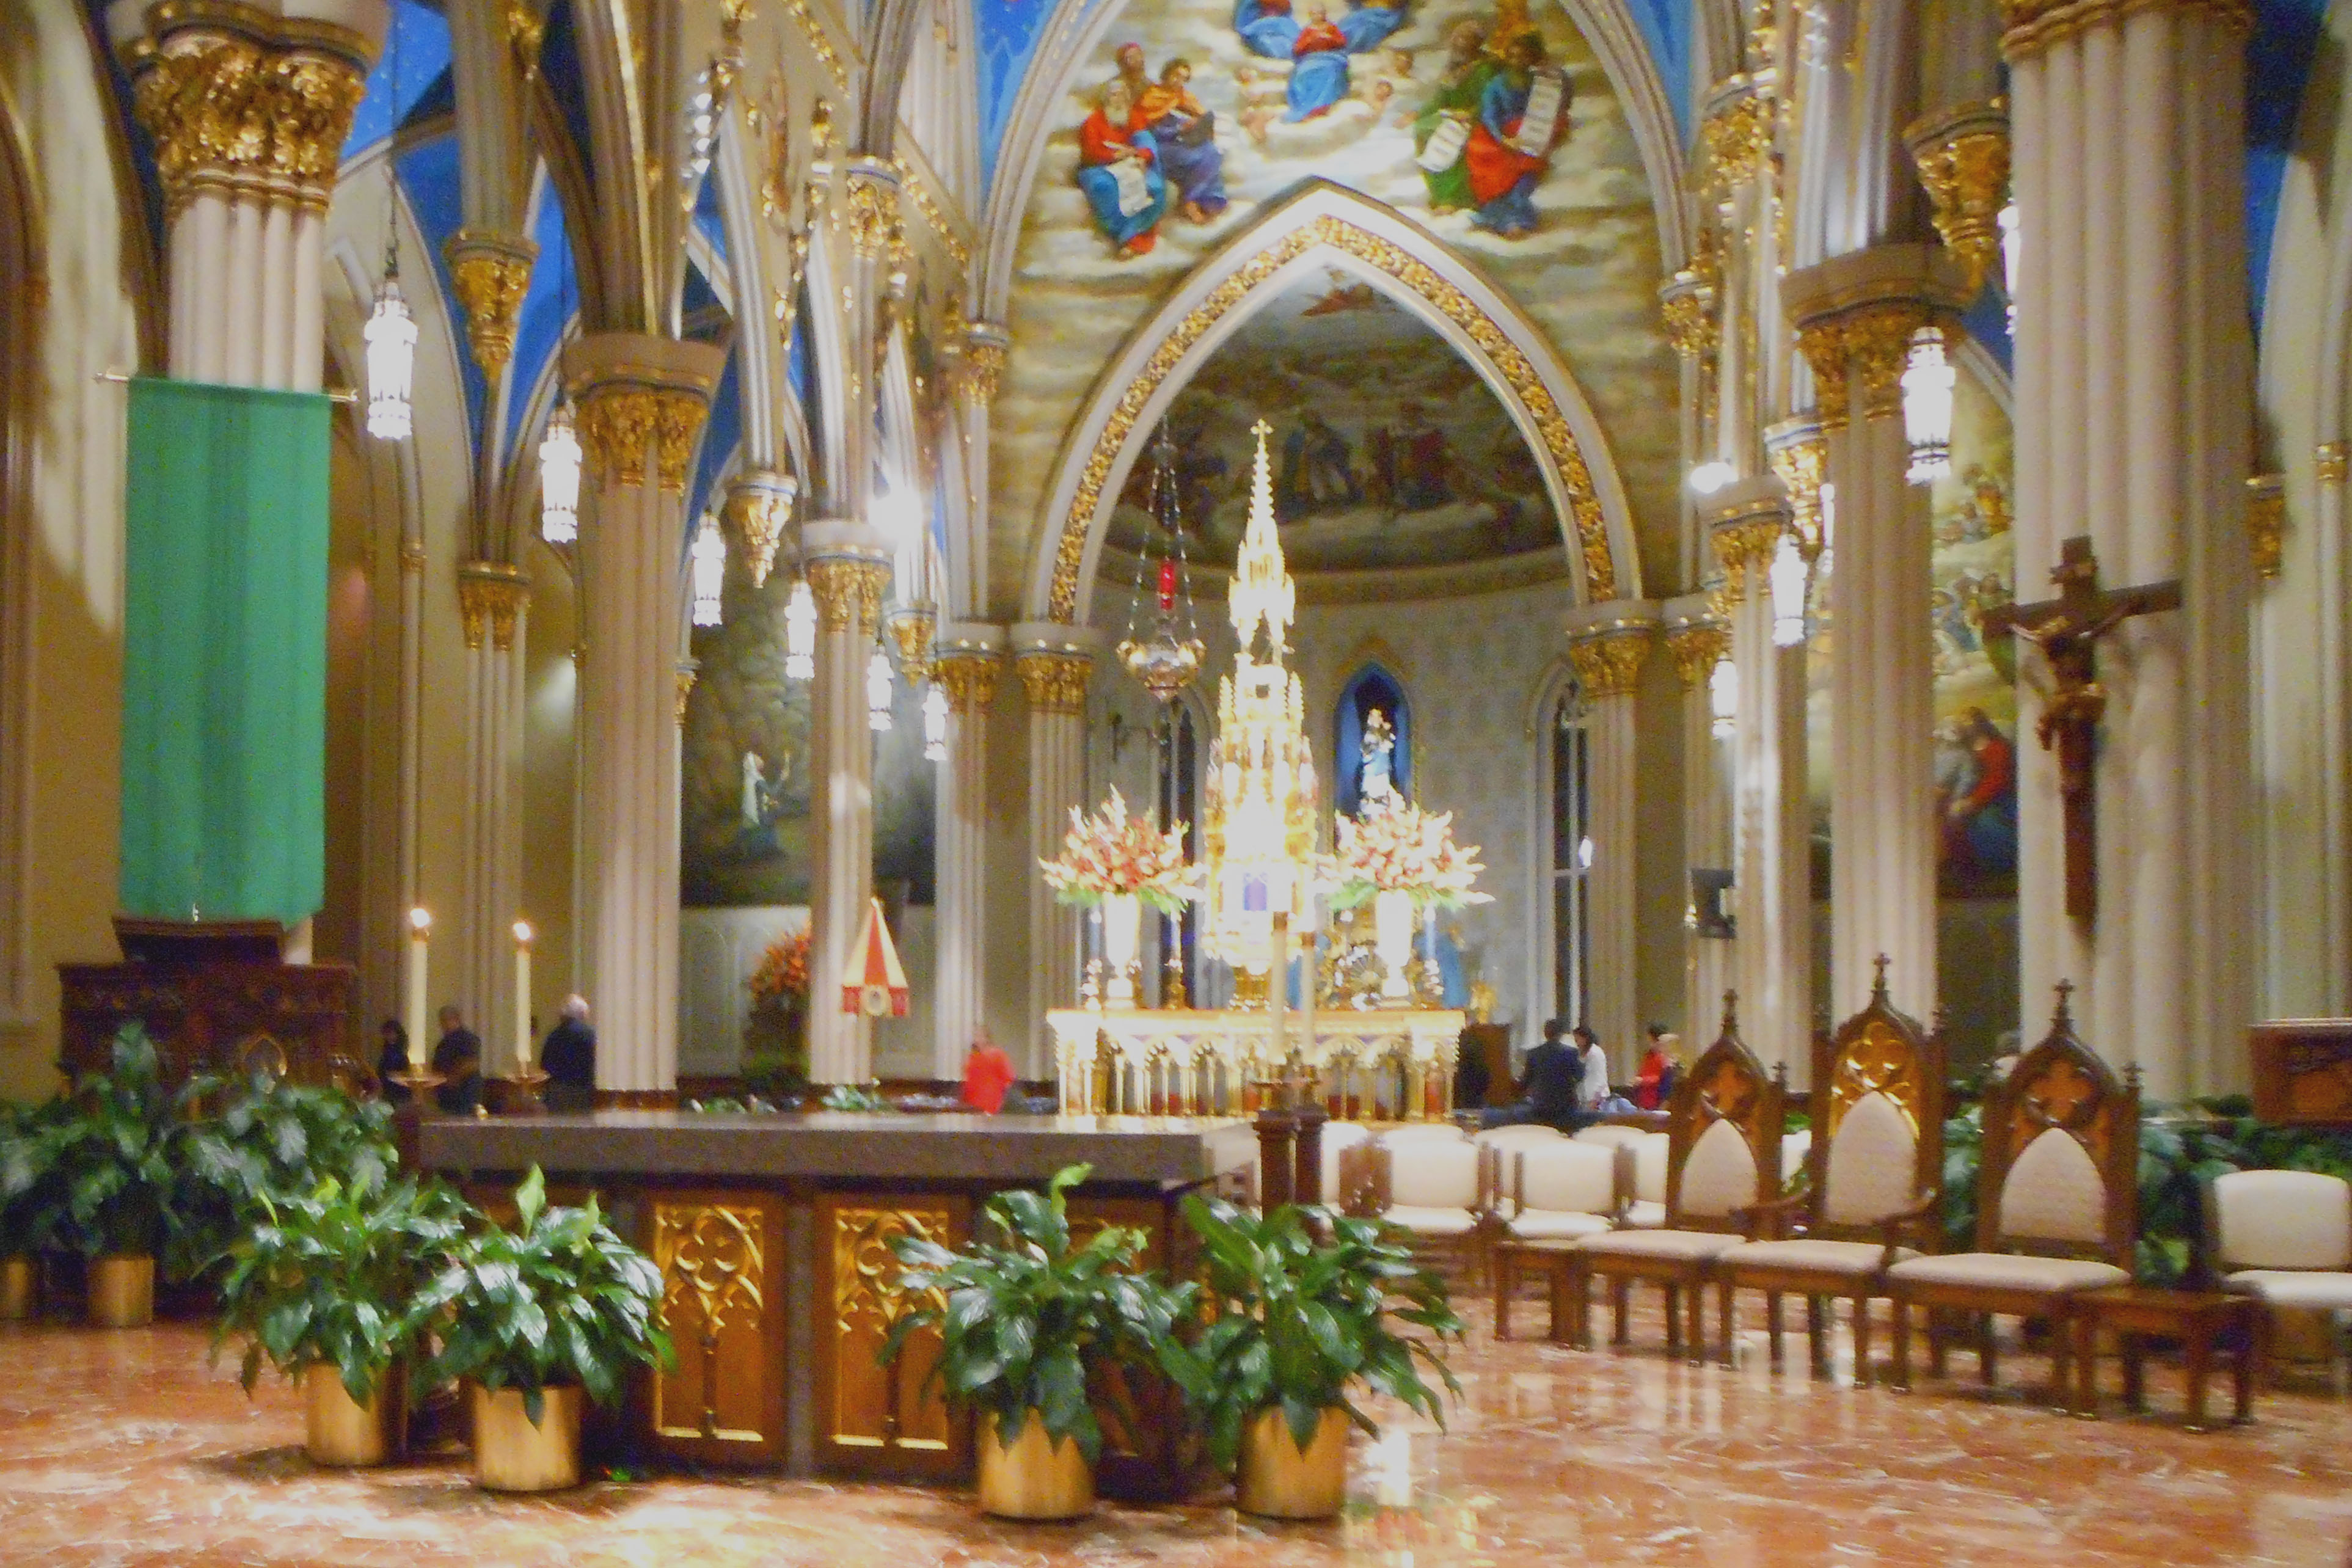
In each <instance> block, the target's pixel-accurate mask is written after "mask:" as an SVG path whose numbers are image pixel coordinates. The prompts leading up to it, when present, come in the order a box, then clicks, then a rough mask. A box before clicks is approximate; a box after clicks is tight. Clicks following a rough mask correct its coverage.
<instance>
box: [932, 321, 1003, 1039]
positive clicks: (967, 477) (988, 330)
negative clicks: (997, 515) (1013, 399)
mask: <svg viewBox="0 0 2352 1568" xmlns="http://www.w3.org/2000/svg"><path fill="white" fill-rule="evenodd" d="M1011 343H1012V338H1011V336H1010V334H1008V333H1007V332H1006V331H1005V330H1004V329H1003V328H1002V327H1000V326H997V325H995V324H994V323H992V322H988V321H967V322H965V323H964V325H963V351H962V354H961V361H960V362H959V364H958V365H957V369H956V375H955V379H954V382H953V386H954V389H955V406H956V417H957V420H958V422H959V423H960V424H961V434H962V440H961V442H960V443H958V445H957V451H958V454H959V455H961V458H962V470H963V486H964V497H965V501H966V505H965V507H964V519H965V520H964V528H963V530H962V531H963V534H964V537H963V538H961V539H955V538H950V540H949V541H948V570H949V573H950V578H951V579H952V581H951V582H950V591H949V592H947V593H946V594H945V595H943V596H942V598H941V603H942V605H943V606H944V607H946V608H947V609H948V610H950V611H953V610H955V609H956V608H957V607H958V606H962V607H964V608H965V609H967V610H969V611H974V612H976V611H980V610H982V609H984V608H985V607H986V605H987V603H988V554H989V528H988V495H989V490H988V484H989V480H988V444H989V428H988V411H989V408H990V405H991V404H992V403H993V402H995V400H996V388H997V384H998V383H999V382H1001V381H1003V377H1004V357H1005V354H1006V351H1007V350H1008V349H1009V348H1010V346H1011ZM959 1071H961V1069H959Z"/></svg>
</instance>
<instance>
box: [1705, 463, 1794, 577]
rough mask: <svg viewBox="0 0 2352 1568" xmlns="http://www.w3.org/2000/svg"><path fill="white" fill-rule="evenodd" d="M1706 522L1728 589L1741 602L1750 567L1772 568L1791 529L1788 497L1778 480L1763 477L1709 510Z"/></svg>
mask: <svg viewBox="0 0 2352 1568" xmlns="http://www.w3.org/2000/svg"><path fill="white" fill-rule="evenodd" d="M1789 522H1790V515H1789V503H1788V500H1787V497H1786V496H1785V495H1784V493H1783V492H1782V490H1781V488H1780V485H1779V484H1778V483H1776V482H1775V481H1774V480H1771V479H1769V478H1766V479H1762V480H1759V481H1757V482H1755V483H1754V484H1752V485H1751V486H1749V487H1748V494H1746V495H1744V496H1739V497H1733V498H1732V499H1731V500H1729V501H1728V502H1727V503H1726V504H1724V505H1722V506H1719V507H1717V508H1716V509H1715V510H1713V511H1711V512H1709V513H1708V514H1707V515H1706V526H1707V538H1708V540H1709V542H1711V543H1712V544H1713V545H1714V546H1715V558H1716V559H1717V560H1719V561H1721V562H1722V563H1723V575H1724V583H1725V591H1726V593H1727V597H1728V599H1729V601H1730V602H1732V603H1734V604H1737V603H1738V601H1740V599H1741V598H1742V597H1744V596H1745V594H1746V593H1747V590H1748V570H1749V569H1750V568H1753V569H1755V570H1758V571H1759V572H1760V571H1763V570H1766V569H1768V568H1769V566H1770V565H1771V563H1772V557H1773V555H1774V554H1775V553H1776V552H1778V551H1779V549H1780V539H1781V537H1782V536H1783V535H1784V534H1786V533H1787V532H1788V531H1789Z"/></svg>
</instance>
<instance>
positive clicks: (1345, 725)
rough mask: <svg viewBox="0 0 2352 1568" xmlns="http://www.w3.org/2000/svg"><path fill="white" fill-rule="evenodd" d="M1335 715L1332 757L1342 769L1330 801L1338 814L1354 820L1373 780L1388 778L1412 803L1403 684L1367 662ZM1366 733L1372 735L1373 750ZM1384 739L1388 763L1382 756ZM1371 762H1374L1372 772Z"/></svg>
mask: <svg viewBox="0 0 2352 1568" xmlns="http://www.w3.org/2000/svg"><path fill="white" fill-rule="evenodd" d="M1333 721H1334V728H1335V730H1336V734H1335V735H1334V737H1333V745H1332V748H1331V755H1332V758H1333V759H1334V760H1335V762H1336V763H1337V764H1338V768H1339V778H1338V779H1337V781H1336V786H1335V788H1334V790H1333V794H1332V801H1333V804H1334V805H1336V806H1337V807H1338V808H1339V812H1340V814H1341V815H1343V816H1349V817H1352V816H1355V815H1356V814H1357V813H1358V812H1359V811H1360V810H1362V808H1363V799H1364V784H1365V780H1366V779H1367V778H1370V777H1385V778H1386V779H1388V781H1389V783H1390V784H1391V786H1392V787H1393V788H1394V789H1395V790H1396V792H1397V793H1398V794H1399V795H1402V796H1403V797H1404V798H1405V799H1406V800H1412V705H1411V704H1409V703H1407V702H1406V701H1405V695H1404V684H1403V683H1402V682H1401V681H1399V680H1398V679H1397V678H1396V676H1395V675H1393V674H1390V673H1389V671H1388V670H1386V669H1385V668H1383V667H1382V666H1381V665H1379V664H1366V665H1364V666H1363V667H1362V668H1361V669H1360V670H1358V671H1357V672H1356V673H1355V674H1353V675H1351V676H1349V679H1348V684H1347V685H1344V686H1342V687H1340V688H1339V706H1338V711H1337V712H1336V713H1335V714H1334V715H1333ZM1383 732H1385V735H1383ZM1368 734H1369V735H1370V736H1371V737H1373V739H1372V742H1371V745H1370V747H1367V746H1366V744H1365V737H1366V736H1367V735H1368ZM1383 739H1384V740H1385V743H1386V747H1387V756H1386V758H1385V760H1382V759H1381V758H1380V757H1379V755H1378V753H1379V752H1380V751H1381V746H1382V742H1383ZM1368 753H1369V754H1370V755H1369V757H1368ZM1367 760H1370V763H1371V767H1370V769H1369V770H1368V769H1367V768H1366V766H1365V764H1366V762H1367ZM1383 769H1385V772H1384V773H1383Z"/></svg>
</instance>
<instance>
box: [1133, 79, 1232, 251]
mask: <svg viewBox="0 0 2352 1568" xmlns="http://www.w3.org/2000/svg"><path fill="white" fill-rule="evenodd" d="M1125 64H1126V52H1125V51H1124V50H1122V51H1120V65H1121V68H1122V70H1121V75H1122V76H1124V74H1125V71H1124V67H1125ZM1191 83H1192V61H1190V60H1187V59H1182V58H1177V59H1172V60H1170V61H1169V62H1168V63H1167V64H1166V65H1164V66H1162V67H1161V68H1160V79H1159V80H1158V81H1157V82H1155V83H1153V84H1152V85H1150V86H1149V87H1147V88H1145V89H1143V90H1142V91H1141V92H1139V93H1138V94H1136V100H1135V101H1136V109H1137V110H1138V112H1139V114H1140V116H1141V118H1142V120H1143V125H1144V129H1145V130H1147V131H1150V132H1151V134H1152V137H1153V139H1154V140H1155V141H1157V142H1158V143H1159V151H1160V170H1161V172H1163V173H1164V174H1166V176H1167V178H1168V181H1169V183H1171V184H1172V185H1174V186H1175V187H1176V196H1175V200H1176V209H1177V211H1179V212H1181V213H1182V214H1184V218H1185V221H1186V222H1188V223H1195V224H1205V223H1207V222H1209V221H1210V220H1211V219H1212V218H1214V217H1215V216H1216V215H1217V214H1219V213H1222V212H1223V211H1224V210H1225V205H1226V202H1225V155H1224V153H1223V152H1222V151H1220V150H1219V148H1218V146H1217V134H1216V132H1217V120H1216V116H1215V115H1213V114H1212V113H1210V112H1209V110H1205V109H1203V108H1202V107H1201V100H1200V99H1197V98H1195V97H1193V96H1192V86H1191Z"/></svg>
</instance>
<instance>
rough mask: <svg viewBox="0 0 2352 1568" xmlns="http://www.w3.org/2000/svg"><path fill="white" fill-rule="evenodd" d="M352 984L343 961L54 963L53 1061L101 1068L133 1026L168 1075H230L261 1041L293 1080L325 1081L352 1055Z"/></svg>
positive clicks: (70, 1067) (80, 1068) (72, 1068)
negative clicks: (58, 1029)
mask: <svg viewBox="0 0 2352 1568" xmlns="http://www.w3.org/2000/svg"><path fill="white" fill-rule="evenodd" d="M354 980H355V972H354V971H353V970H352V967H351V966H350V965H348V964H210V965H201V966H199V965H180V964H152V963H150V964H60V965H58V986H59V988H60V996H59V1007H60V1013H61V1024H62V1030H63V1033H62V1039H61V1041H60V1050H59V1054H60V1055H61V1056H62V1058H63V1059H64V1061H65V1067H66V1071H68V1073H72V1074H75V1075H79V1074H81V1073H84V1072H90V1071H103V1070H104V1069H105V1068H106V1066H107V1064H108V1062H109V1061H110V1060H111V1053H112V1050H113V1043H114V1035H115V1031H116V1030H119V1029H121V1027H122V1026H123V1025H124V1024H126V1023H129V1022H131V1021H133V1020H136V1021H138V1022H140V1023H142V1024H144V1025H145V1026H146V1029H147V1033H148V1034H149V1036H150V1037H152V1039H153V1040H154V1041H155V1050H156V1053H157V1055H158V1056H160V1057H161V1058H162V1060H163V1071H164V1073H165V1075H166V1076H167V1077H169V1078H173V1079H177V1078H184V1077H185V1076H187V1075H188V1074H189V1073H191V1072H196V1071H205V1072H224V1073H225V1072H231V1071H236V1067H237V1065H238V1062H239V1061H240V1058H242V1057H246V1056H247V1055H248V1054H249V1051H248V1048H249V1047H251V1046H253V1045H255V1044H256V1043H257V1040H258V1039H259V1038H261V1037H266V1038H267V1040H268V1042H269V1044H270V1045H272V1046H274V1047H275V1048H276V1052H277V1054H278V1056H279V1057H282V1059H283V1060H284V1061H285V1063H286V1066H287V1068H288V1070H289V1071H290V1072H291V1073H292V1075H293V1076H294V1077H295V1078H296V1079H298V1080H299V1081H300V1082H305V1083H325V1082H330V1081H331V1080H332V1079H333V1078H334V1076H335V1074H336V1071H337V1065H336V1064H337V1060H338V1059H339V1058H346V1059H348V1058H351V1057H352V1049H351V1040H350V1036H349V1029H350V1014H351V1002H352V986H353V984H354Z"/></svg>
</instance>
